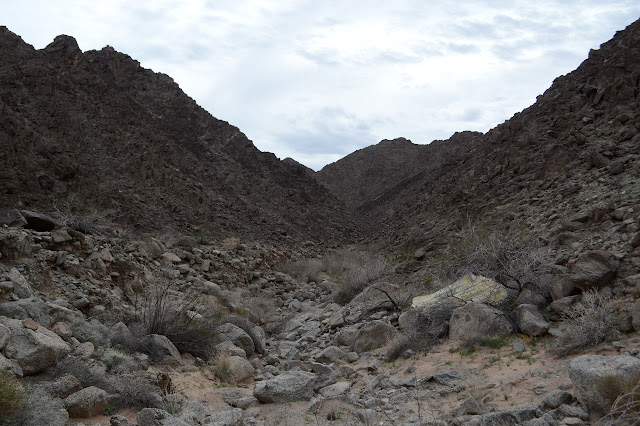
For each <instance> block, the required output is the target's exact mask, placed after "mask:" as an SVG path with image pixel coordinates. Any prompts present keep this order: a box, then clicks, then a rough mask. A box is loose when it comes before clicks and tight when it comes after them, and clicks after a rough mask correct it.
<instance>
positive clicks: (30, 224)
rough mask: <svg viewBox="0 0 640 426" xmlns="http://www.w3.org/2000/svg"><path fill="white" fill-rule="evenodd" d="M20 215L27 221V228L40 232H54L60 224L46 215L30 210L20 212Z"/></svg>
mask: <svg viewBox="0 0 640 426" xmlns="http://www.w3.org/2000/svg"><path fill="white" fill-rule="evenodd" d="M20 214H21V215H22V217H24V218H25V220H26V221H27V225H26V226H25V228H27V229H33V230H34V231H38V232H49V231H53V230H54V229H55V228H56V226H58V224H57V223H56V221H55V220H53V219H52V218H51V217H49V216H47V215H46V214H42V213H36V212H33V211H29V210H20Z"/></svg>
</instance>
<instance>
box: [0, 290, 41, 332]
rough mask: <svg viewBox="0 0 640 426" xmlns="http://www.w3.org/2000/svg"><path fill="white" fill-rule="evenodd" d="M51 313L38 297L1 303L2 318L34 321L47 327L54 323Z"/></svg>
mask: <svg viewBox="0 0 640 426" xmlns="http://www.w3.org/2000/svg"><path fill="white" fill-rule="evenodd" d="M49 311H50V308H49V306H47V304H46V303H45V302H43V301H42V300H41V299H39V298H37V297H31V298H28V299H20V300H16V301H14V302H4V303H0V316H5V317H8V318H13V319H21V320H26V319H32V320H34V321H36V322H37V323H38V324H40V325H43V326H45V327H49V326H50V325H51V324H52V323H53V319H52V318H51V315H50V314H49Z"/></svg>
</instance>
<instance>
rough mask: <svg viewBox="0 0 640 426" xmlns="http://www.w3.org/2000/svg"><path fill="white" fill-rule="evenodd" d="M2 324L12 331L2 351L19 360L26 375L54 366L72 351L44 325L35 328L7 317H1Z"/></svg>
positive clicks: (8, 356)
mask: <svg viewBox="0 0 640 426" xmlns="http://www.w3.org/2000/svg"><path fill="white" fill-rule="evenodd" d="M30 323H32V322H30ZM0 324H2V325H4V326H6V327H7V328H8V329H9V330H10V332H11V336H10V337H9V339H8V340H7V343H6V345H5V347H4V348H3V350H2V353H3V354H4V356H6V357H7V358H10V359H13V360H14V361H15V362H17V363H18V365H19V366H20V368H21V369H22V372H23V373H24V374H25V375H30V374H36V373H39V372H41V371H43V370H46V369H47V368H49V367H53V366H54V365H55V364H56V363H57V362H58V361H59V360H61V359H62V358H64V357H66V356H67V355H69V353H70V352H71V347H70V346H69V345H68V344H67V343H66V342H65V341H64V340H62V339H61V338H60V336H58V335H57V334H55V333H54V332H52V331H50V330H47V329H46V328H44V327H37V328H36V329H35V330H33V329H32V328H33V327H31V326H30V328H27V327H26V326H25V325H24V324H23V321H20V320H16V319H9V318H6V317H0ZM27 325H29V324H27Z"/></svg>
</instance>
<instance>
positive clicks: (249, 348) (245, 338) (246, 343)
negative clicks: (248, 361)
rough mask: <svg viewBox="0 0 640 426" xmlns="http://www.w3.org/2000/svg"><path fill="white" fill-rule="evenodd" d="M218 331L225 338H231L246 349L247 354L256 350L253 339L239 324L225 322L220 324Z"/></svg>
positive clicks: (235, 343)
mask: <svg viewBox="0 0 640 426" xmlns="http://www.w3.org/2000/svg"><path fill="white" fill-rule="evenodd" d="M217 331H218V333H220V334H221V335H222V337H223V338H224V339H227V340H231V342H233V344H234V345H236V346H237V347H239V348H242V349H244V352H245V354H246V355H247V356H251V355H252V354H253V353H254V352H255V345H254V343H253V339H252V338H251V336H249V335H248V334H247V333H246V332H245V331H244V330H243V329H241V328H240V327H238V326H237V325H234V324H231V323H225V324H222V325H220V326H218V328H217Z"/></svg>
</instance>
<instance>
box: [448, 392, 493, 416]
mask: <svg viewBox="0 0 640 426" xmlns="http://www.w3.org/2000/svg"><path fill="white" fill-rule="evenodd" d="M486 412H487V408H486V407H485V406H484V405H483V404H482V403H480V401H478V400H477V399H476V398H474V397H472V396H470V397H469V398H467V399H465V400H464V401H462V402H461V403H460V404H458V406H456V407H455V408H454V409H453V411H452V412H451V414H452V415H453V416H454V417H459V416H465V415H469V414H485V413H486Z"/></svg>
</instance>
